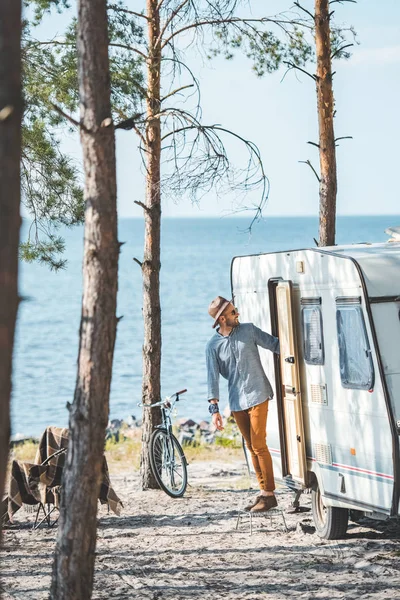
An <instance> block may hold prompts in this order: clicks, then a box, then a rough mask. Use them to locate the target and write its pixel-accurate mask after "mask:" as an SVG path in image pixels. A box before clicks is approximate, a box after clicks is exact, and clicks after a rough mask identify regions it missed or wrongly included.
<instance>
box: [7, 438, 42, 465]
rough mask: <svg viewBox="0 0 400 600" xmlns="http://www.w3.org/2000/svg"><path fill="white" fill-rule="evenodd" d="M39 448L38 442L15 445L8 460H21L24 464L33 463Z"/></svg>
mask: <svg viewBox="0 0 400 600" xmlns="http://www.w3.org/2000/svg"><path fill="white" fill-rule="evenodd" d="M38 447H39V442H34V441H31V440H29V441H26V442H23V443H22V444H15V445H14V446H13V448H12V449H11V450H10V460H22V461H24V462H31V463H33V462H34V460H35V456H36V452H37V449H38Z"/></svg>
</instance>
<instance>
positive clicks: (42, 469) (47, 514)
mask: <svg viewBox="0 0 400 600" xmlns="http://www.w3.org/2000/svg"><path fill="white" fill-rule="evenodd" d="M66 452H67V448H60V449H59V450H57V451H56V452H54V453H53V454H51V455H50V456H48V457H47V458H46V459H45V460H44V461H43V462H42V463H41V464H40V465H33V466H32V467H31V468H30V469H29V483H30V484H32V482H34V481H37V480H39V482H40V483H41V484H42V485H44V486H45V489H44V492H43V494H42V496H41V500H40V502H39V506H38V509H37V512H36V518H35V523H34V524H33V529H37V528H38V527H40V525H41V524H42V523H44V522H46V523H47V525H48V526H49V527H53V526H54V525H55V524H56V523H57V521H58V517H57V518H56V519H54V520H53V521H51V515H52V514H53V512H54V511H56V510H57V511H58V510H59V505H60V494H61V475H62V469H63V467H64V462H65V459H64V456H63V460H62V461H60V458H57V457H60V456H61V455H65V453H66ZM54 459H57V460H56V461H54ZM54 463H55V464H54ZM42 498H43V499H42ZM46 506H47V508H46ZM41 512H43V517H42V519H41V520H40V521H39V518H40V513H41Z"/></svg>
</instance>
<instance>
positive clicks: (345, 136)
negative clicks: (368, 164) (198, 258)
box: [335, 135, 353, 146]
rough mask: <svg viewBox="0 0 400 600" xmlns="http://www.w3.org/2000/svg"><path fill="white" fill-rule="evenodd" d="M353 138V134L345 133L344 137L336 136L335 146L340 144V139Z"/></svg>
mask: <svg viewBox="0 0 400 600" xmlns="http://www.w3.org/2000/svg"><path fill="white" fill-rule="evenodd" d="M352 139H353V136H352V135H344V136H342V137H338V138H335V146H339V144H337V143H336V142H337V141H339V140H352Z"/></svg>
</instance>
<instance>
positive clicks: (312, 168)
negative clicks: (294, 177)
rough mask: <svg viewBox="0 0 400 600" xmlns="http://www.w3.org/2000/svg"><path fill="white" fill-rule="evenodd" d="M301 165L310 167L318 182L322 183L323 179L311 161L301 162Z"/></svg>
mask: <svg viewBox="0 0 400 600" xmlns="http://www.w3.org/2000/svg"><path fill="white" fill-rule="evenodd" d="M299 162H300V163H303V164H305V165H308V166H309V167H310V169H311V170H312V172H313V173H314V175H315V177H316V178H317V179H318V182H319V183H321V178H320V176H319V175H318V173H317V171H316V170H315V169H314V167H313V166H312V164H311V161H310V160H299Z"/></svg>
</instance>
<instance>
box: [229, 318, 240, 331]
mask: <svg viewBox="0 0 400 600" xmlns="http://www.w3.org/2000/svg"><path fill="white" fill-rule="evenodd" d="M226 324H227V325H228V327H232V329H233V328H235V327H238V326H239V325H240V323H239V318H238V317H235V318H234V319H232V320H231V319H230V320H229V323H228V321H227V322H226Z"/></svg>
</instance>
